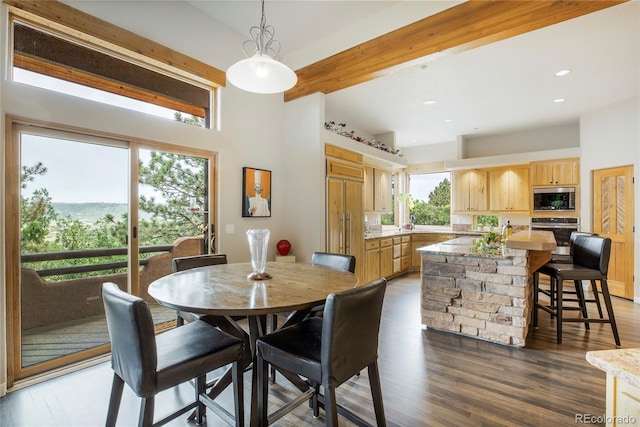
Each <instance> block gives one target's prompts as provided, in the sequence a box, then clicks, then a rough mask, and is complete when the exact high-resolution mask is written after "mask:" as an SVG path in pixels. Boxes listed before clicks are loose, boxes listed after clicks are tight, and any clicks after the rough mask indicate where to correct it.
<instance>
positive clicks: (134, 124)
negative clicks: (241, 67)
mask: <svg viewBox="0 0 640 427" xmlns="http://www.w3.org/2000/svg"><path fill="white" fill-rule="evenodd" d="M72 3H73V6H74V7H78V6H80V5H82V6H83V7H86V8H87V9H88V12H89V13H96V14H98V13H99V14H100V16H102V17H103V18H104V17H108V20H109V21H111V22H113V23H114V24H116V25H120V26H122V27H125V28H127V29H130V30H132V31H135V32H137V33H138V34H141V35H144V36H145V37H147V38H150V39H152V40H154V41H157V42H160V43H163V44H165V45H168V46H170V47H172V48H174V49H176V50H179V51H181V52H184V53H187V54H190V55H192V56H194V57H196V58H197V59H199V60H201V61H203V62H206V63H208V64H211V65H213V66H215V67H217V68H220V69H226V68H227V66H228V65H230V64H231V63H233V62H234V61H236V60H238V59H241V52H240V45H241V43H242V41H244V38H245V37H244V36H241V35H238V34H236V33H233V32H230V31H229V30H228V29H227V28H223V27H221V26H220V25H217V24H216V23H215V21H211V20H204V21H203V17H202V14H200V13H197V11H195V10H193V9H190V8H187V7H184V5H180V6H179V7H177V6H176V5H177V4H176V3H170V2H166V3H165V2H154V7H153V8H150V7H148V5H147V4H145V3H144V2H140V3H136V2H86V3H85V2H82V3H76V2H72ZM89 9H90V10H89ZM2 12H3V13H2V15H3V16H4V17H5V19H0V21H1V24H0V25H1V26H0V31H1V32H2V40H5V36H6V31H7V29H6V25H5V22H6V15H5V14H6V8H5V7H4V5H3V6H2ZM167 22H171V23H172V25H166V23H167ZM176 22H182V25H176ZM193 23H198V25H193ZM181 28H182V29H184V28H189V31H184V30H181ZM4 45H5V44H4V43H2V47H0V49H2V51H1V52H0V57H1V58H5V57H6V53H5V52H4V50H5V46H4ZM194 46H196V47H197V48H194ZM230 46H232V50H233V53H230V49H231V48H230ZM2 70H3V72H2V79H0V96H1V102H0V119H1V120H0V122H1V123H2V124H1V125H0V126H2V128H3V127H4V124H5V122H4V118H5V117H6V115H12V116H18V117H22V118H28V119H34V120H39V121H44V122H50V123H55V124H60V125H65V126H73V127H77V128H82V129H92V130H98V131H104V132H108V133H110V134H117V135H122V136H124V137H135V138H142V139H145V140H152V141H160V142H166V143H171V144H176V145H184V146H189V147H196V148H201V149H207V150H211V151H212V152H216V153H218V167H219V173H218V189H217V190H218V195H219V197H218V206H217V211H218V219H219V221H218V224H217V227H216V228H217V233H216V234H217V240H216V241H217V245H218V248H219V250H220V251H223V252H226V253H227V254H228V255H229V260H230V261H231V262H239V261H248V260H249V251H248V244H247V238H246V235H245V231H246V230H247V229H251V228H269V229H270V230H271V232H272V235H271V239H272V243H271V244H270V250H269V258H270V259H273V256H274V254H275V242H277V241H278V240H279V239H281V238H287V237H288V236H290V235H291V229H292V227H291V226H290V224H289V222H290V221H289V218H293V217H295V218H298V217H297V216H296V211H295V209H292V208H291V206H306V205H307V203H306V199H307V197H308V198H310V199H312V200H313V203H315V204H317V203H318V201H317V198H318V197H320V198H321V199H322V203H324V199H323V198H322V193H318V192H317V189H316V191H314V192H312V193H307V192H305V191H300V192H296V193H295V194H290V193H289V192H288V191H287V188H290V187H289V186H288V185H287V181H286V178H287V168H288V167H289V166H290V165H291V164H293V163H295V161H296V158H295V157H292V156H290V155H289V154H288V153H287V150H286V149H285V132H284V123H285V119H284V113H285V104H284V102H283V96H282V95H281V94H279V95H256V94H250V93H247V92H243V91H241V90H238V89H236V88H234V87H233V86H231V85H229V86H228V87H226V88H223V89H221V99H222V104H221V109H222V110H221V123H220V131H216V130H210V129H202V128H197V127H194V126H190V125H185V124H183V123H179V122H175V121H173V120H167V119H162V118H158V117H153V116H149V115H146V114H143V113H137V112H133V111H130V110H125V109H121V108H117V107H112V106H109V105H106V104H100V103H96V102H92V101H86V100H83V99H80V98H76V97H72V96H67V95H62V94H59V93H55V92H51V91H47V90H42V89H38V88H34V87H30V86H26V85H22V84H17V83H13V82H10V81H8V80H7V74H6V67H4V64H3V66H2ZM316 121H317V118H316V119H314V120H312V122H311V123H315V122H316ZM307 124H309V123H307ZM313 126H314V127H313V129H314V130H315V131H316V133H317V132H319V129H320V128H319V127H318V126H317V125H315V124H314V125H313ZM4 136H5V132H4V131H3V132H2V133H1V134H0V150H2V153H4V151H5V140H4ZM316 138H317V136H316ZM289 146H291V144H289ZM303 151H305V150H304V149H303ZM298 153H300V151H298ZM313 154H314V156H315V155H317V150H315V151H314V153H313ZM302 157H304V156H302ZM306 158H307V159H311V158H312V157H310V156H306ZM2 162H4V155H3V156H2ZM243 166H250V167H255V168H261V169H268V170H271V171H272V193H273V194H272V216H271V218H242V216H241V206H242V191H241V188H242V167H243ZM300 176H301V177H304V175H302V174H301V175H300ZM311 177H312V178H313V180H314V182H318V181H320V182H321V184H320V186H321V188H323V186H322V182H323V181H322V179H318V177H317V176H313V175H312V176H311ZM294 179H298V183H299V184H301V183H300V179H299V178H297V177H294ZM0 187H1V188H2V189H3V190H2V191H3V192H4V187H5V182H4V163H2V164H0ZM296 190H297V188H296ZM2 200H3V206H4V199H2ZM291 200H293V201H294V202H295V203H292V202H291ZM3 214H4V209H2V213H0V215H3ZM0 219H3V218H2V217H1V216H0ZM303 219H304V218H302V219H299V220H298V219H297V220H296V221H295V222H296V223H297V227H298V228H300V224H302V223H303ZM226 225H233V226H234V229H235V232H234V233H233V234H227V233H226V232H225V230H226V228H227V227H226ZM0 226H1V228H0V230H1V231H0V273H1V274H0V395H2V394H3V392H4V388H5V387H6V371H7V369H6V330H5V326H6V324H7V322H6V316H5V301H4V296H5V291H6V278H5V274H4V259H5V240H4V220H3V221H2V224H0ZM320 233H321V231H320V230H319V231H317V233H316V234H320ZM295 236H296V239H298V240H300V241H302V239H303V233H301V232H299V231H298V230H296V231H295ZM298 236H299V237H298ZM320 244H321V241H319V239H317V238H314V239H312V240H309V241H308V243H306V249H305V251H313V250H319V249H321V247H320V246H319V245H320ZM314 245H318V246H314ZM309 253H310V252H309Z"/></svg>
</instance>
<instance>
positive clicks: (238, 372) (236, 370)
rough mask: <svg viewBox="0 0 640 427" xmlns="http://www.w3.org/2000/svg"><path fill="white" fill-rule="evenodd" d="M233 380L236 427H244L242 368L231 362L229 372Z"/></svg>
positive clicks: (237, 363) (239, 364) (240, 365)
mask: <svg viewBox="0 0 640 427" xmlns="http://www.w3.org/2000/svg"><path fill="white" fill-rule="evenodd" d="M231 376H232V378H233V404H234V408H235V410H236V427H242V426H244V367H243V366H242V364H241V363H239V362H233V367H232V370H231Z"/></svg>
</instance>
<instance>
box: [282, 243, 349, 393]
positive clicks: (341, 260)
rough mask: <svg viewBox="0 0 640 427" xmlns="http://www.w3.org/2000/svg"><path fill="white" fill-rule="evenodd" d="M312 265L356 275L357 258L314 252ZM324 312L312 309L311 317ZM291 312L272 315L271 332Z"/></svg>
mask: <svg viewBox="0 0 640 427" xmlns="http://www.w3.org/2000/svg"><path fill="white" fill-rule="evenodd" d="M311 265H320V266H323V267H328V268H333V269H335V270H341V271H348V272H350V273H355V271H356V257H355V256H353V255H345V254H337V253H332V252H317V251H316V252H314V253H313V254H311ZM322 310H324V304H319V305H317V306H315V307H313V308H312V309H311V311H310V312H309V316H315V315H317V314H318V313H322ZM290 314H291V313H290V312H286V311H285V312H280V313H274V314H272V315H271V329H270V330H271V332H273V331H275V330H276V329H278V316H280V317H289V315H290ZM270 377H271V382H274V383H275V382H276V372H275V369H272V370H271V375H270Z"/></svg>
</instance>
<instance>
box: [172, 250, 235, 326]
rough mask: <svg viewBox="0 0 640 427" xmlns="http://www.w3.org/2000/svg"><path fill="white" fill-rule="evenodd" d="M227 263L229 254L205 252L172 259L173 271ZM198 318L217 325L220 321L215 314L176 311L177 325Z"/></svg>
mask: <svg viewBox="0 0 640 427" xmlns="http://www.w3.org/2000/svg"><path fill="white" fill-rule="evenodd" d="M226 263H227V254H205V255H193V256H186V257H179V258H174V259H173V260H172V261H171V266H172V268H173V272H174V273H176V272H178V271H184V270H190V269H192V268H198V267H206V266H209V265H220V264H226ZM196 320H204V321H208V323H211V324H213V325H217V324H218V323H219V322H218V321H217V320H218V319H216V318H215V316H207V315H206V314H200V313H190V312H188V311H182V310H178V311H177V313H176V326H182V325H183V324H184V322H185V321H186V322H193V321H196Z"/></svg>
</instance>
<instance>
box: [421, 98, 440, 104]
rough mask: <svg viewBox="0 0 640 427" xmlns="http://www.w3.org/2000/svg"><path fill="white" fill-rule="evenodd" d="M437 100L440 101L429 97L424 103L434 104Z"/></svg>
mask: <svg viewBox="0 0 640 427" xmlns="http://www.w3.org/2000/svg"><path fill="white" fill-rule="evenodd" d="M436 102H438V101H436V100H435V99H428V100H426V101H424V102H423V104H424V105H433V104H435V103H436Z"/></svg>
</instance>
